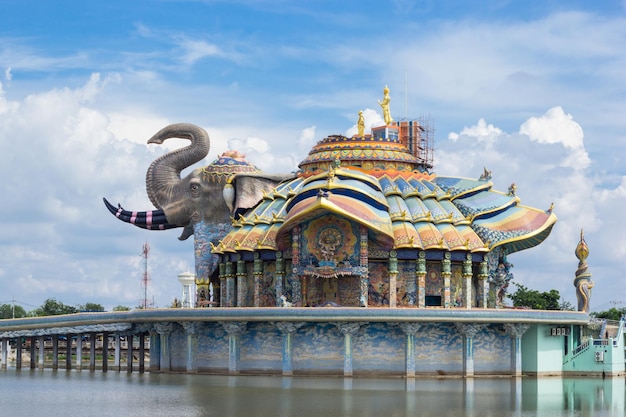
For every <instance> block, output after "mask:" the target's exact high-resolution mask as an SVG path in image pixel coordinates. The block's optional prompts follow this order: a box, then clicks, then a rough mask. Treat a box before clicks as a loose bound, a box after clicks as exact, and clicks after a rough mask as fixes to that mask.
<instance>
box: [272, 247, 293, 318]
mask: <svg viewBox="0 0 626 417" xmlns="http://www.w3.org/2000/svg"><path fill="white" fill-rule="evenodd" d="M274 266H275V268H274V270H275V271H276V272H275V273H274V277H275V283H274V286H275V290H276V299H275V300H274V303H276V306H280V305H281V302H282V301H281V299H280V297H281V295H283V292H284V288H283V275H284V271H283V267H284V263H283V254H282V252H281V251H277V252H276V261H275V264H274ZM293 297H294V296H293V294H292V300H291V301H292V302H295V300H293Z"/></svg>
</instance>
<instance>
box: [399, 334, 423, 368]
mask: <svg viewBox="0 0 626 417" xmlns="http://www.w3.org/2000/svg"><path fill="white" fill-rule="evenodd" d="M421 327H422V325H421V324H419V323H400V328H401V329H402V331H403V332H404V333H405V334H406V349H405V352H404V356H405V366H404V367H405V372H406V377H407V378H415V334H416V333H417V332H418V331H419V329H420V328H421Z"/></svg>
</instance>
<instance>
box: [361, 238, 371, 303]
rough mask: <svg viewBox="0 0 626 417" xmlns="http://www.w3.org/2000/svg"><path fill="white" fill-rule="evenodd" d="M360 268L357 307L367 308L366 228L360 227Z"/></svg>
mask: <svg viewBox="0 0 626 417" xmlns="http://www.w3.org/2000/svg"><path fill="white" fill-rule="evenodd" d="M360 235H361V236H360V237H361V244H360V254H359V260H360V267H361V275H360V277H359V290H360V294H359V305H360V306H361V307H367V303H368V299H369V286H370V281H369V255H368V246H369V241H368V230H367V227H365V226H361V229H360Z"/></svg>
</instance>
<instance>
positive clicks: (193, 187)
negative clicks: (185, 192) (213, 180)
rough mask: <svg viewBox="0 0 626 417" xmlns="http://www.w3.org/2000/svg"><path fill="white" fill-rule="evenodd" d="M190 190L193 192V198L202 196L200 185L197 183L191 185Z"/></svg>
mask: <svg viewBox="0 0 626 417" xmlns="http://www.w3.org/2000/svg"><path fill="white" fill-rule="evenodd" d="M189 189H190V190H191V194H192V195H193V196H198V195H199V194H200V184H198V183H197V182H192V183H191V184H190V185H189Z"/></svg>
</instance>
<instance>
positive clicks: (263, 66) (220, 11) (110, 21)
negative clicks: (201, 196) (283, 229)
mask: <svg viewBox="0 0 626 417" xmlns="http://www.w3.org/2000/svg"><path fill="white" fill-rule="evenodd" d="M625 67H626V2H625V1H623V0H621V1H617V0H616V1H611V0H606V1H602V2H596V1H582V0H581V1H546V0H544V1H524V2H521V1H506V0H502V1H490V2H466V1H445V0H443V1H434V0H432V1H408V0H405V1H401V0H398V1H389V2H384V1H380V2H362V1H342V2H337V1H306V0H303V1H297V2H295V1H280V0H275V1H272V0H268V1H262V0H258V1H254V0H250V1H130V2H128V1H124V2H123V1H117V0H111V1H108V2H79V1H55V2H49V1H30V2H23V1H13V0H5V1H4V2H3V10H2V13H1V14H0V83H1V86H0V162H1V163H0V172H1V173H2V174H3V175H4V177H5V181H3V182H2V185H1V187H2V195H3V207H2V209H0V214H2V215H1V216H0V222H1V224H0V228H1V230H2V232H1V233H0V248H1V250H0V294H2V295H0V303H2V302H7V300H12V299H13V298H15V299H17V300H19V301H20V302H22V303H23V306H24V307H25V308H26V309H27V310H29V309H32V308H34V307H37V306H39V305H41V304H42V303H43V301H44V300H45V299H46V298H48V297H55V298H57V299H58V300H60V301H62V302H64V303H66V304H70V305H75V304H84V303H86V302H97V303H100V304H103V305H105V306H106V307H107V308H109V309H110V308H112V307H113V306H115V305H118V304H122V305H128V306H132V307H134V306H136V305H138V304H139V303H140V298H141V297H142V296H143V290H142V288H141V285H140V283H141V282H140V280H141V275H142V273H143V268H142V259H141V256H140V255H141V247H142V245H143V243H144V242H146V241H148V242H149V243H150V245H151V247H152V252H151V259H150V268H149V271H150V276H151V282H150V287H149V297H150V298H153V299H154V302H155V305H157V306H161V307H163V306H167V305H169V304H170V303H171V301H172V300H173V298H174V297H179V296H180V286H179V284H178V281H177V279H176V276H177V274H178V273H180V272H183V271H185V270H190V269H192V268H193V254H192V252H193V247H192V242H191V240H189V241H185V242H179V241H178V240H177V236H178V231H168V232H160V233H159V232H148V231H142V230H140V229H137V228H133V227H129V226H127V225H125V224H122V223H121V222H118V221H115V219H113V218H112V217H111V216H110V214H108V212H107V211H106V209H105V208H104V206H103V205H102V201H101V198H102V197H107V198H108V199H109V200H111V201H113V202H120V203H122V204H123V205H124V207H125V208H128V209H134V210H145V209H150V208H151V205H150V203H149V201H148V199H147V197H146V194H145V189H144V187H145V185H144V178H145V171H146V169H147V167H148V165H149V164H150V162H151V161H152V160H153V159H154V158H156V157H157V156H158V155H160V154H162V153H163V152H164V149H162V148H159V147H157V146H156V145H150V146H148V145H146V141H147V139H148V138H149V137H150V136H151V135H152V134H153V133H155V132H156V131H158V130H159V129H160V128H162V127H164V126H165V125H167V124H169V123H173V122H191V123H195V124H198V125H200V126H202V127H204V128H205V129H206V130H207V131H208V133H209V135H210V136H211V140H212V142H211V151H210V153H209V156H208V158H207V160H205V161H204V163H205V164H206V163H209V162H210V161H212V160H213V159H215V157H216V156H217V155H218V154H219V153H221V152H223V151H225V150H227V149H229V148H236V149H239V150H241V151H244V152H246V153H247V155H248V159H249V160H250V161H252V162H253V163H255V164H256V165H258V166H259V167H261V168H262V169H264V170H266V171H268V172H290V171H292V170H294V169H295V168H296V167H297V165H298V163H299V162H300V161H301V160H303V159H304V158H305V156H306V154H307V152H308V150H309V149H310V147H311V146H312V145H313V144H315V143H316V142H317V141H318V140H320V139H322V138H323V137H325V136H327V135H329V134H347V133H350V132H351V131H352V129H354V125H355V123H356V118H357V114H358V111H359V110H364V112H365V115H366V122H367V124H368V126H371V125H372V124H376V123H377V122H378V121H380V120H381V119H380V117H381V116H380V111H379V110H380V108H379V107H378V105H377V100H378V99H380V98H381V97H382V89H383V87H384V86H385V85H388V86H389V87H390V89H391V97H392V103H391V111H392V116H394V118H396V119H398V118H402V117H405V116H408V117H417V116H420V115H429V116H430V118H431V120H432V122H433V123H434V125H435V128H436V135H435V148H436V149H435V171H436V172H437V173H438V174H440V175H459V176H464V177H471V178H477V177H478V176H479V175H480V174H481V173H482V170H483V167H484V166H486V167H488V168H489V169H490V170H491V171H492V172H493V181H494V183H495V186H496V188H497V189H499V190H502V191H506V190H507V188H508V186H509V185H510V184H511V183H513V182H515V183H516V184H517V187H518V195H519V196H520V198H521V199H522V204H527V205H530V206H533V207H539V208H544V207H545V208H547V207H549V205H550V204H551V203H552V202H554V204H555V208H554V211H555V213H556V214H557V216H558V217H559V222H558V223H557V225H556V226H555V228H554V230H553V232H552V234H551V236H550V237H549V239H548V240H547V241H546V242H545V243H544V244H543V245H541V246H540V247H537V248H535V249H531V250H528V251H525V252H522V253H518V254H514V255H512V256H511V257H510V259H509V260H510V261H511V262H512V263H513V264H514V265H515V269H514V274H515V277H516V281H519V282H521V283H523V284H524V285H526V286H528V287H530V288H535V289H538V290H541V291H547V290H549V289H552V288H555V289H557V290H559V292H560V293H561V295H562V296H563V298H564V299H565V300H567V301H569V302H571V303H572V304H574V303H575V292H574V287H573V285H572V283H573V278H574V273H575V271H576V268H577V259H576V258H575V256H574V248H575V246H576V243H577V242H578V237H579V234H580V230H581V228H582V229H584V230H585V238H586V240H587V242H588V244H589V246H590V250H591V255H590V257H589V259H588V262H589V266H590V272H592V274H593V276H592V278H593V280H594V281H595V283H596V287H595V288H594V289H593V297H592V301H591V306H592V309H596V310H605V309H608V308H610V307H612V306H613V305H616V306H618V307H624V306H625V305H624V302H626V284H624V282H623V280H624V278H623V276H624V274H623V272H622V271H623V259H625V257H626V225H625V224H624V221H623V216H622V213H623V212H624V209H625V208H626V163H625V162H626V161H625V160H624V158H625V157H624V155H626V117H625V114H626V72H625V71H624V68H625Z"/></svg>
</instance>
